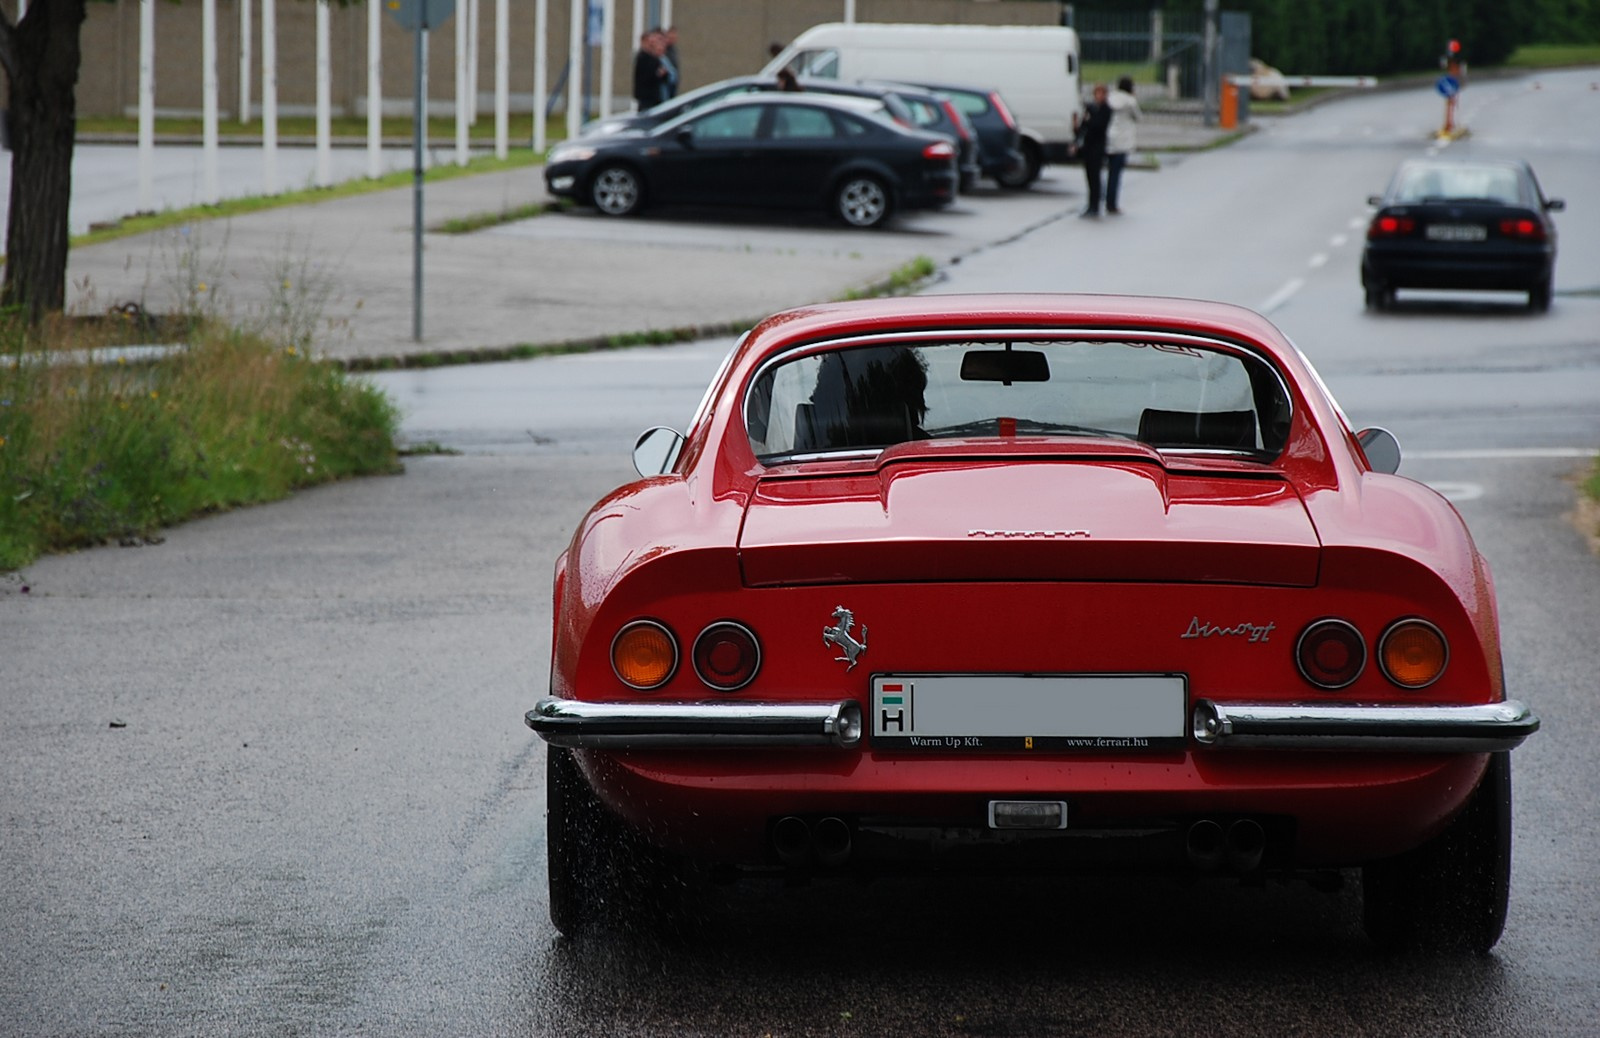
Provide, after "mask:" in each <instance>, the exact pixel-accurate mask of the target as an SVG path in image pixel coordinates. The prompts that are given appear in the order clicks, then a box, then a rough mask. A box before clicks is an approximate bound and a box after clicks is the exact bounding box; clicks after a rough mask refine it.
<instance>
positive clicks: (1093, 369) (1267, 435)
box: [745, 340, 1289, 462]
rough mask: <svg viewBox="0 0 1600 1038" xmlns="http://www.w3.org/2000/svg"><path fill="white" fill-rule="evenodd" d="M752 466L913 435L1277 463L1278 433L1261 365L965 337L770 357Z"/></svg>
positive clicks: (1174, 347)
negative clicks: (1141, 447)
mask: <svg viewBox="0 0 1600 1038" xmlns="http://www.w3.org/2000/svg"><path fill="white" fill-rule="evenodd" d="M745 422H746V428H747V430H748V432H749V435H750V444H751V447H752V449H753V450H754V451H755V453H756V455H757V457H759V458H761V459H762V460H763V461H768V462H770V461H786V460H789V459H792V458H795V457H800V456H809V455H817V454H832V453H837V452H854V451H873V450H877V449H881V448H882V447H885V446H889V445H892V444H895V443H903V442H906V441H909V440H921V439H956V438H980V439H981V438H988V437H1008V436H1016V437H1025V436H1044V437H1063V436H1065V437H1074V436H1080V437H1081V436H1089V437H1097V438H1106V437H1109V438H1114V439H1126V440H1135V441H1139V442H1143V443H1147V444H1149V445H1151V446H1154V447H1157V448H1158V449H1162V450H1183V451H1197V452H1225V453H1229V454H1235V455H1239V454H1243V455H1249V456H1256V457H1262V458H1266V457H1273V456H1276V455H1277V454H1278V453H1279V452H1280V451H1281V450H1282V449H1283V446H1284V441H1285V439H1286V437H1287V433H1288V425H1289V397H1288V393H1287V390H1286V389H1285V388H1284V383H1283V380H1282V379H1281V378H1280V377H1279V376H1278V373H1277V372H1276V371H1275V370H1274V369H1273V368H1272V367H1270V366H1269V365H1268V364H1267V363H1266V362H1265V361H1264V360H1262V359H1260V358H1259V357H1256V356H1255V355H1253V354H1248V353H1242V352H1235V351H1233V350H1231V349H1227V348H1224V347H1221V346H1216V347H1210V346H1205V345H1197V344H1194V343H1191V342H1135V341H1101V340H1048V341H1022V340H997V341H966V342H928V343H894V344H886V345H872V346H854V347H850V348H844V349H835V350H827V351H822V352H814V353H808V354H805V355H802V356H795V357H792V358H790V359H785V360H781V361H779V362H777V363H774V364H772V365H771V366H769V367H767V368H766V369H765V370H763V371H762V372H761V373H760V374H759V375H758V376H757V378H756V380H755V382H754V383H753V384H752V386H751V389H750V393H749V396H748V398H747V400H746V405H745Z"/></svg>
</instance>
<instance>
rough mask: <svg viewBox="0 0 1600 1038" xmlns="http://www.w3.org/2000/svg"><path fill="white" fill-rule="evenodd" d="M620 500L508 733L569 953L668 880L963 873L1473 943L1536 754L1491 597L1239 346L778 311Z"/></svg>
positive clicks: (937, 304) (1454, 522)
mask: <svg viewBox="0 0 1600 1038" xmlns="http://www.w3.org/2000/svg"><path fill="white" fill-rule="evenodd" d="M635 463H636V465H638V466H639V468H640V471H641V472H643V473H644V477H643V478H642V479H640V480H639V481H637V482H634V483H630V484H628V485H626V486H623V487H620V488H619V489H617V490H615V491H613V492H612V493H611V494H610V495H608V496H607V497H606V498H604V499H603V500H602V501H600V502H599V503H598V504H597V505H595V506H594V508H593V509H592V510H591V511H590V512H589V514H588V515H587V516H586V517H585V518H584V520H583V522H582V523H581V524H580V525H579V527H578V530H577V532H576V533H575V534H574V536H573V538H572V542H571V544H570V546H569V547H568V548H567V550H566V552H565V553H564V554H563V555H562V556H561V558H560V559H559V560H558V561H557V563H556V571H555V600H554V605H555V610H554V616H555V638H554V655H553V660H552V668H551V677H550V695H549V696H548V698H545V699H542V700H541V701H540V702H539V703H538V705H537V706H536V707H535V708H534V709H533V710H531V711H529V712H528V714H527V723H528V725H529V726H530V727H531V728H533V729H534V731H536V732H538V733H539V734H540V735H541V736H543V737H544V738H545V739H546V740H548V742H549V744H550V746H549V756H548V768H549V784H548V790H547V792H548V797H549V801H548V803H549V814H548V829H549V839H548V846H549V868H550V910H551V916H552V918H553V921H554V923H555V925H556V927H557V928H558V929H559V930H560V931H561V932H563V933H564V934H567V935H569V936H570V935H575V934H579V933H581V932H583V931H585V930H586V929H588V928H590V927H592V926H596V925H597V924H601V923H604V922H606V921H607V917H608V916H609V915H611V914H613V913H616V912H622V911H630V910H631V909H630V908H629V906H630V905H632V906H639V905H648V904H652V903H654V902H655V901H656V900H657V895H658V894H660V892H661V891H662V890H663V889H665V888H666V887H668V886H672V885H675V877H676V876H677V875H678V873H679V872H680V870H683V869H684V868H685V867H686V866H689V865H695V866H714V867H716V868H717V869H718V871H719V872H720V873H722V874H729V873H732V874H734V875H748V876H760V875H770V876H778V877H783V876H793V875H797V874H811V873H823V874H827V873H857V872H861V873H868V872H873V871H880V870H891V869H892V870H904V869H906V868H908V867H927V868H940V869H953V868H960V867H963V866H966V865H971V866H974V867H982V868H985V869H990V870H993V869H1006V868H1015V869H1018V870H1041V869H1042V870H1055V871H1064V870H1072V869H1092V870H1120V869H1152V868H1154V869H1164V870H1172V871H1193V872H1200V873H1207V872H1210V873H1220V874H1230V873H1231V874H1238V875H1248V874H1252V873H1258V874H1259V873H1273V874H1283V875H1293V874H1303V875H1308V876H1322V877H1326V876H1328V875H1329V874H1330V873H1331V872H1332V871H1333V870H1339V869H1345V868H1352V867H1360V868H1361V869H1362V871H1363V884H1362V886H1363V891H1364V898H1365V918H1366V926H1367V929H1368V932H1369V933H1370V934H1371V936H1372V937H1373V938H1374V939H1375V940H1377V941H1378V942H1380V943H1382V944H1385V945H1393V946H1403V945H1407V944H1412V943H1434V942H1435V941H1440V940H1442V941H1444V942H1446V943H1452V944H1455V943H1459V944H1463V945H1466V946H1470V947H1473V948H1476V949H1479V950H1487V949H1488V948H1489V947H1491V946H1492V945H1493V944H1494V943H1495V941H1496V940H1497V939H1498V938H1499V935H1500V932H1501V929H1502V927H1503V925H1504V922H1505V912H1506V900H1507V888H1508V883H1509V878H1510V852H1511V830H1510V813H1511V787H1510V781H1511V780H1510V770H1509V752H1508V751H1509V750H1511V749H1512V748H1513V747H1515V746H1516V745H1518V744H1519V743H1520V742H1521V741H1522V740H1523V739H1524V738H1526V737H1527V736H1528V735H1529V734H1530V733H1532V732H1533V731H1534V730H1536V729H1537V727H1538V724H1539V722H1538V719H1537V718H1536V717H1535V716H1534V715H1533V714H1532V713H1531V712H1530V710H1529V709H1528V708H1527V707H1526V706H1525V705H1523V704H1522V703H1521V702H1518V701H1517V700H1515V699H1508V698H1507V696H1506V690H1505V682H1504V675H1503V673H1502V666H1501V659H1500V644H1499V634H1498V625H1497V617H1496V607H1495V599H1494V585H1493V581H1492V579H1491V577H1490V573H1489V567H1488V565H1487V563H1486V562H1485V561H1484V559H1483V558H1482V557H1481V556H1480V555H1479V554H1478V551H1477V549H1476V548H1475V547H1474V545H1473V542H1472V538H1471V536H1470V535H1469V534H1468V532H1467V529H1466V527H1465V526H1464V525H1463V523H1462V520H1461V517H1460V515H1458V514H1457V512H1456V511H1455V509H1454V508H1453V507H1452V506H1451V505H1450V504H1449V503H1448V502H1447V501H1445V500H1444V498H1442V497H1440V496H1439V495H1438V494H1437V493H1435V492H1434V491H1432V490H1430V489H1429V488H1428V487H1426V486H1423V485H1422V484H1420V483H1416V482H1414V481H1412V480H1410V479H1406V478H1404V477H1401V476H1398V475H1395V474H1394V473H1395V471H1396V469H1397V467H1398V465H1399V450H1398V447H1397V445H1396V444H1395V441H1394V438H1393V437H1392V436H1390V435H1389V434H1388V433H1386V432H1384V431H1382V430H1369V431H1367V432H1363V433H1356V432H1353V431H1352V430H1351V428H1350V426H1349V425H1348V424H1347V422H1346V420H1345V417H1344V416H1343V414H1342V413H1341V412H1340V410H1339V408H1338V406H1337V405H1336V404H1335V403H1334V401H1333V400H1332V399H1331V398H1330V397H1329V395H1328V392H1327V390H1326V389H1325V388H1324V387H1323V385H1322V383H1321V382H1320V380H1319V379H1318V377H1317V375H1316V373H1315V372H1314V371H1313V370H1312V369H1311V367H1310V365H1309V364H1308V362H1307V360H1306V358H1305V357H1304V356H1302V355H1301V354H1300V353H1299V351H1298V350H1296V348H1295V347H1294V346H1293V345H1292V344H1291V343H1290V342H1288V340H1286V339H1285V338H1284V336H1283V335H1282V334H1281V333H1280V332H1278V331H1277V329H1275V328H1274V327H1273V326H1272V325H1271V324H1269V323H1268V322H1267V321H1266V320H1265V319H1263V318H1262V317H1260V316H1259V315H1257V314H1255V313H1253V312H1251V311H1248V310H1244V309H1240V308H1237V307H1233V306H1228V305H1223V304H1217V303H1205V302H1195V301H1191V300H1175V299H1153V298H1134V297H1112V296H1072V295H1038V296H1021V295H1019V296H967V297H961V296H934V297H918V298H901V299H887V300H878V301H871V302H856V303H842V304H832V305H822V306H815V307H808V308H803V309H797V310H791V311H788V312H786V313H782V314H779V315H777V316H775V317H772V318H769V319H768V320H766V321H764V322H763V323H762V324H761V325H759V326H758V327H756V328H755V329H754V330H752V331H751V332H750V333H749V334H747V335H746V336H745V337H744V338H743V339H741V340H740V342H739V343H738V345H737V346H736V347H735V348H734V349H733V351H732V352H731V353H730V355H729V356H728V358H727V360H726V361H725V362H724V363H723V365H722V367H721V370H720V371H719V372H718V373H717V375H716V376H715V378H714V380H713V382H712V384H711V387H710V389H709V390H708V391H707V393H706V395H705V399H704V401H703V402H702V403H701V405H700V408H699V410H698V412H697V413H696V414H695V415H694V417H693V419H692V421H691V422H690V424H689V428H688V430H687V433H686V434H685V435H683V436H680V435H678V434H677V433H675V432H672V431H670V430H664V429H657V430H651V431H650V432H647V433H646V434H645V435H644V436H642V437H641V438H640V442H639V446H638V448H637V450H636V452H635ZM695 871H698V870H695Z"/></svg>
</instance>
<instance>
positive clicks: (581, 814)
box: [545, 746, 683, 940]
mask: <svg viewBox="0 0 1600 1038" xmlns="http://www.w3.org/2000/svg"><path fill="white" fill-rule="evenodd" d="M545 776H546V782H545V803H546V813H545V847H546V854H547V863H548V865H549V873H550V877H549V882H550V921H551V922H552V923H553V924H555V928H556V929H557V930H558V931H560V932H561V934H562V935H563V936H565V937H568V938H571V939H573V940H577V939H580V938H582V937H583V936H584V935H585V934H588V933H592V932H594V931H596V930H601V929H605V928H608V927H616V926H621V925H627V924H629V923H632V922H635V921H646V920H652V921H653V920H662V919H667V918H670V917H671V916H672V914H673V912H672V910H673V909H674V908H675V907H676V904H677V902H676V900H675V899H674V898H673V897H672V896H671V895H673V894H674V893H675V892H676V891H678V890H681V889H682V887H683V882H682V879H681V877H679V876H678V873H677V870H676V868H675V865H674V863H673V862H672V861H670V860H669V859H668V857H667V856H666V855H665V854H664V853H663V852H662V851H660V850H659V849H657V848H656V847H654V846H652V845H650V844H649V843H648V842H646V841H645V839H644V838H643V837H641V836H640V835H639V834H638V833H636V832H634V831H633V829H631V828H630V827H629V826H628V825H627V824H626V823H625V822H623V821H622V820H621V819H620V818H618V817H617V816H616V815H614V814H612V813H611V811H610V809H608V808H607V807H606V806H605V805H604V804H602V803H601V802H600V798H599V797H597V796H595V794H594V790H592V789H591V788H589V783H588V780H587V779H585V778H584V777H583V772H582V770H580V769H579V767H578V762H577V758H576V757H574V756H573V753H572V751H571V750H567V749H562V748H560V747H556V746H552V747H550V748H549V751H548V756H547V757H546V761H545Z"/></svg>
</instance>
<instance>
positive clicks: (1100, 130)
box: [1075, 83, 1111, 217]
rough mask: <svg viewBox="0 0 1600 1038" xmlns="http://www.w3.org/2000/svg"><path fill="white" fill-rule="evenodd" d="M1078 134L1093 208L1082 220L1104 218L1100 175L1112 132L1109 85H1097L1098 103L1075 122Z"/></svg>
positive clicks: (1088, 206)
mask: <svg viewBox="0 0 1600 1038" xmlns="http://www.w3.org/2000/svg"><path fill="white" fill-rule="evenodd" d="M1075 128H1076V130H1077V133H1078V158H1079V160H1081V161H1082V162H1083V176H1084V180H1086V181H1087V182H1088V185H1089V204H1088V205H1086V206H1084V208H1083V212H1081V213H1079V214H1078V215H1079V216H1087V217H1098V216H1099V215H1100V193H1101V185H1100V171H1101V169H1102V168H1103V167H1104V166H1105V164H1106V131H1107V130H1109V129H1110V128H1111V105H1110V104H1108V103H1107V102H1106V85H1105V84H1104V83H1096V84H1095V85H1094V100H1092V101H1090V102H1089V104H1087V105H1085V106H1084V109H1083V114H1082V115H1081V116H1079V117H1078V119H1077V120H1076V121H1075Z"/></svg>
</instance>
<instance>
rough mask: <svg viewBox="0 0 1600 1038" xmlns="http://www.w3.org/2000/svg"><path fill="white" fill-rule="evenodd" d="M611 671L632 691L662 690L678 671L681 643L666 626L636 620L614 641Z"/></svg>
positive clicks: (618, 634) (650, 621)
mask: <svg viewBox="0 0 1600 1038" xmlns="http://www.w3.org/2000/svg"><path fill="white" fill-rule="evenodd" d="M611 669H612V670H614V671H616V674H617V677H618V678H620V679H621V680H622V683H623V684H624V685H627V686H628V687H629V688H637V689H646V690H648V689H652V688H660V687H661V686H662V685H665V684H666V683H667V681H668V679H670V678H671V677H672V672H673V671H675V670H677V669H678V640H677V639H676V638H674V637H673V636H672V632H671V631H669V630H667V628H666V626H665V625H663V624H660V623H657V622H656V621H654V620H635V621H633V622H632V623H630V624H628V625H627V626H626V627H624V628H623V629H622V630H620V631H618V632H617V636H616V637H615V638H613V639H612V640H611Z"/></svg>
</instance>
